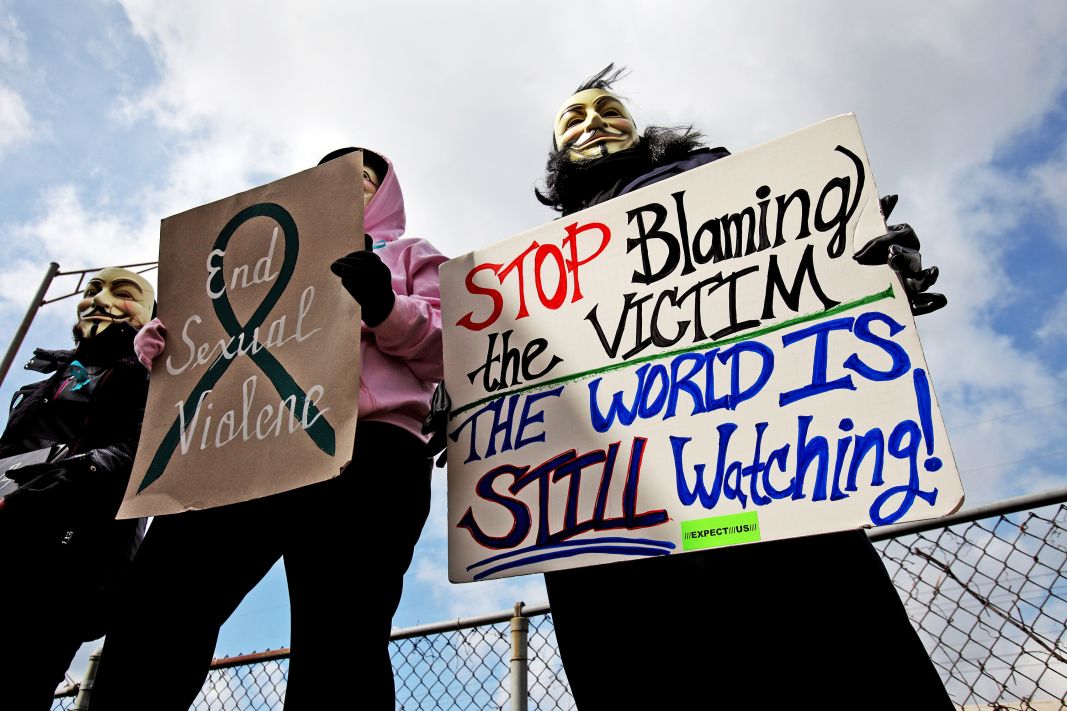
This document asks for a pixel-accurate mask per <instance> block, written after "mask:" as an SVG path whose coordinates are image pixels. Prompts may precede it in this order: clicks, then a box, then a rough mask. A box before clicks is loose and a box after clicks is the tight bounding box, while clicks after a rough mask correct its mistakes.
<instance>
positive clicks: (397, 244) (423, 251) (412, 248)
mask: <svg viewBox="0 0 1067 711" xmlns="http://www.w3.org/2000/svg"><path fill="white" fill-rule="evenodd" d="M384 249H386V250H390V251H394V252H396V253H402V254H406V255H408V257H409V258H415V259H442V260H445V259H448V257H446V256H445V255H443V254H441V251H440V250H439V249H437V247H434V246H433V245H432V244H431V243H430V242H429V241H427V240H425V239H422V238H421V237H401V238H400V239H396V240H393V241H392V242H387V243H386V244H385V247H384Z"/></svg>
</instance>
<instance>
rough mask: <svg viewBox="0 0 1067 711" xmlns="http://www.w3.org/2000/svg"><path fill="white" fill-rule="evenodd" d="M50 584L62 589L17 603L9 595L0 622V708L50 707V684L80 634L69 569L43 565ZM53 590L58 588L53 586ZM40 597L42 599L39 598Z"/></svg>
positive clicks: (59, 677)
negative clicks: (54, 593)
mask: <svg viewBox="0 0 1067 711" xmlns="http://www.w3.org/2000/svg"><path fill="white" fill-rule="evenodd" d="M47 574H48V575H49V576H50V577H51V584H52V585H54V586H56V587H57V588H61V589H63V590H64V591H65V595H62V596H60V595H48V596H47V597H45V598H38V599H36V600H30V601H29V604H19V603H18V602H16V601H14V600H9V601H8V602H7V603H6V604H5V608H6V611H5V614H4V615H3V618H4V619H3V621H2V622H0V659H3V662H2V666H3V675H2V678H3V682H2V684H0V708H3V709H12V710H14V709H19V710H20V711H45V710H46V709H49V708H51V707H52V697H53V695H54V694H55V690H56V687H57V686H59V685H60V684H61V683H62V682H63V678H64V677H63V675H64V672H66V671H67V668H68V667H69V666H70V662H71V659H73V658H74V655H75V653H77V651H78V648H79V647H81V645H82V635H81V633H80V632H79V631H78V630H77V629H76V627H75V625H76V624H77V619H76V616H77V615H78V614H84V612H83V613H79V611H78V610H77V609H76V607H75V606H72V605H70V597H72V596H75V595H77V594H78V591H77V584H76V582H75V578H74V575H73V574H71V572H70V571H64V570H57V569H51V570H49V571H47ZM57 592H59V590H57ZM42 603H43V604H42Z"/></svg>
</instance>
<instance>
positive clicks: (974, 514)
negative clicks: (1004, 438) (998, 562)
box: [867, 487, 1067, 541]
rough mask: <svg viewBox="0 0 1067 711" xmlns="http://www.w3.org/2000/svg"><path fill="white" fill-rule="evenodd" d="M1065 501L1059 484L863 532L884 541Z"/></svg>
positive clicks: (1066, 493) (1066, 494)
mask: <svg viewBox="0 0 1067 711" xmlns="http://www.w3.org/2000/svg"><path fill="white" fill-rule="evenodd" d="M1065 501H1067V487H1062V488H1059V489H1051V490H1049V491H1046V492H1043V493H1040V494H1027V495H1026V496H1016V497H1014V498H1011V499H1004V500H1003V501H996V502H994V503H992V504H986V505H985V506H975V507H974V508H971V509H966V510H964V511H958V512H957V513H954V514H951V515H949V516H942V517H941V518H931V519H927V520H925V521H914V522H912V523H900V524H897V525H895V526H879V527H878V528H873V529H870V530H868V531H867V536H868V538H870V539H871V540H872V541H884V540H886V539H889V538H896V537H898V536H906V535H908V534H909V533H922V532H923V531H930V530H932V529H935V528H948V527H949V526H953V525H955V524H958V523H970V522H972V521H977V520H978V519H982V518H992V517H994V516H1006V515H1007V514H1012V513H1017V512H1019V511H1025V510H1027V509H1036V508H1041V507H1042V506H1049V505H1051V504H1062V503H1064V502H1065Z"/></svg>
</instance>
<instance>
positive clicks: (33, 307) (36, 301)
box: [0, 262, 59, 383]
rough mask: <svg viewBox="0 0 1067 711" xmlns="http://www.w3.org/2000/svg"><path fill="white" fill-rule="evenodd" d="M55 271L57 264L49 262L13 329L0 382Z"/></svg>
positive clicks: (0, 370) (1, 368)
mask: <svg viewBox="0 0 1067 711" xmlns="http://www.w3.org/2000/svg"><path fill="white" fill-rule="evenodd" d="M57 272H59V265H58V264H56V263H55V262H51V263H50V264H49V265H48V271H47V272H45V275H44V279H43V280H42V281H41V286H40V287H38V289H37V293H36V294H34V295H33V303H31V304H30V308H28V309H27V310H26V315H25V316H23V317H22V323H20V324H19V327H18V329H17V330H16V331H15V337H14V338H12V339H11V345H10V346H8V347H7V353H5V354H4V360H3V362H2V363H0V383H3V382H4V378H6V377H7V371H8V370H9V369H10V368H11V362H12V361H14V360H15V356H16V355H17V354H18V352H19V348H20V347H21V346H22V339H24V338H25V337H26V332H27V331H29V330H30V324H31V323H33V317H34V316H36V315H37V309H39V308H41V302H42V301H44V295H45V294H46V293H47V292H48V287H49V286H50V285H51V284H52V280H53V279H55V277H56V273H57Z"/></svg>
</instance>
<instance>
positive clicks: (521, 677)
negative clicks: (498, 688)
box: [511, 601, 530, 711]
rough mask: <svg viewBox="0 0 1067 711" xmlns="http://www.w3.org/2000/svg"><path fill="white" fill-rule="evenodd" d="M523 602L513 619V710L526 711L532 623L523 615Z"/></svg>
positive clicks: (517, 608)
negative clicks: (528, 635) (529, 639)
mask: <svg viewBox="0 0 1067 711" xmlns="http://www.w3.org/2000/svg"><path fill="white" fill-rule="evenodd" d="M523 604H524V603H523V602H521V601H520V602H516V603H515V616H514V617H512V618H511V708H512V711H526V704H527V702H528V701H529V697H530V692H529V689H528V684H527V681H526V671H527V651H528V650H527V647H526V636H527V631H528V630H529V628H530V621H529V620H528V619H526V617H525V615H523V614H522V607H523Z"/></svg>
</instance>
